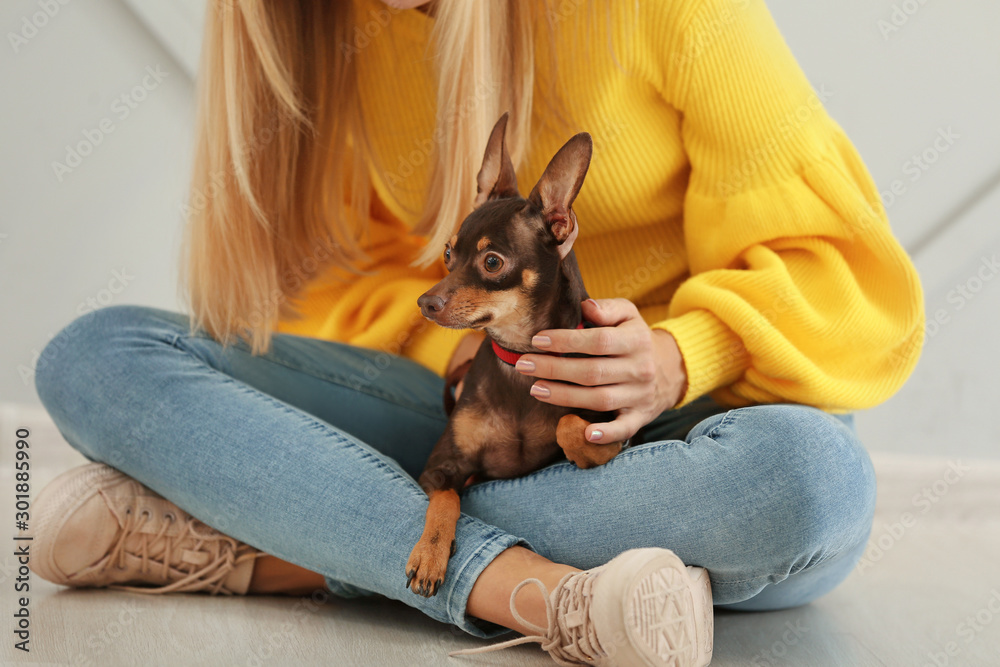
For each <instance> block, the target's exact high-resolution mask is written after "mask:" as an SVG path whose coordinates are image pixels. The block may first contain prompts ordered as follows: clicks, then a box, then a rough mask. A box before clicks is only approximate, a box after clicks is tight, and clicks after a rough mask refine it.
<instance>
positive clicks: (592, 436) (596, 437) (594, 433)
mask: <svg viewBox="0 0 1000 667" xmlns="http://www.w3.org/2000/svg"><path fill="white" fill-rule="evenodd" d="M603 437H604V432H603V431H598V430H597V429H596V428H595V429H594V430H593V431H592V432H591V434H590V440H591V441H595V440H600V439H601V438H603Z"/></svg>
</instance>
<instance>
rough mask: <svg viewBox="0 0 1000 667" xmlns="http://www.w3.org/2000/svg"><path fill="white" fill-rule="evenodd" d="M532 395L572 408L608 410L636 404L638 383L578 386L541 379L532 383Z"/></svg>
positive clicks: (541, 399) (547, 401)
mask: <svg viewBox="0 0 1000 667" xmlns="http://www.w3.org/2000/svg"><path fill="white" fill-rule="evenodd" d="M529 392H530V393H531V395H532V396H534V397H535V398H537V399H538V400H540V401H543V402H545V403H551V404H553V405H562V406H564V407H571V408H583V409H585V410H596V411H598V412H606V411H611V410H618V409H619V408H622V407H625V406H630V405H635V404H636V402H637V399H638V398H639V397H638V396H637V388H636V385H632V384H605V385H601V386H599V387H578V386H576V385H572V384H565V383H563V382H555V381H551V380H544V381H542V380H540V381H538V382H536V383H535V384H533V385H531V389H530V390H529Z"/></svg>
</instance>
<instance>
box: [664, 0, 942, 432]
mask: <svg viewBox="0 0 1000 667" xmlns="http://www.w3.org/2000/svg"><path fill="white" fill-rule="evenodd" d="M658 4H659V5H661V6H663V7H667V6H669V10H667V9H664V10H663V11H664V12H666V11H669V12H670V14H671V15H670V17H669V20H666V19H665V20H664V22H663V23H661V25H660V26H659V27H660V28H661V29H662V30H665V31H666V32H667V33H668V37H669V38H668V39H666V40H662V41H660V42H659V43H660V44H661V46H660V47H659V49H660V52H661V55H660V62H661V63H662V67H663V69H662V81H661V82H660V83H661V84H662V85H661V86H660V89H661V93H662V94H663V96H664V98H665V99H666V101H667V102H668V103H670V104H672V105H674V106H675V107H676V108H677V109H678V110H679V111H680V112H681V114H682V117H683V123H682V140H683V144H684V147H685V151H686V152H687V155H688V159H689V162H690V167H691V171H690V179H689V183H688V189H687V192H686V194H685V201H684V221H683V225H684V240H685V246H686V249H687V252H688V265H689V273H690V277H689V278H687V279H686V280H685V281H684V282H683V283H682V284H681V285H680V287H679V288H678V289H677V291H676V293H675V295H674V296H673V299H672V301H671V303H670V305H669V309H668V311H667V318H666V319H664V320H662V321H658V322H655V323H652V324H651V326H652V328H654V329H657V328H658V329H664V330H666V331H669V332H670V333H671V334H672V335H673V336H674V338H675V339H676V341H677V344H678V347H679V348H680V351H681V354H682V356H683V358H684V362H685V366H686V369H687V374H688V389H687V391H686V393H685V395H684V396H683V397H682V399H681V401H680V403H679V404H678V406H681V405H685V404H687V403H690V402H691V401H693V400H694V399H696V398H698V397H699V396H701V395H703V394H706V393H711V394H712V396H713V398H715V399H716V400H718V401H720V402H724V403H726V404H730V405H736V406H738V405H748V404H753V403H773V402H792V403H801V404H807V405H814V406H816V407H819V408H821V409H824V410H827V411H830V412H845V411H850V410H857V409H864V408H867V407H871V406H873V405H876V404H878V403H880V402H882V401H884V400H885V399H887V398H888V397H889V396H891V395H892V394H893V393H895V392H896V391H897V390H898V389H899V388H900V386H902V384H903V383H904V382H905V380H906V378H907V377H908V376H909V375H910V373H911V371H912V370H913V368H914V366H915V365H916V362H917V358H918V356H919V353H920V349H921V346H922V344H923V336H924V310H923V294H922V290H921V286H920V282H919V279H918V276H917V274H916V271H915V269H914V267H913V265H912V263H911V261H910V259H909V257H908V256H907V254H906V252H905V251H904V250H903V249H902V247H901V246H900V244H899V243H898V241H897V240H896V239H895V238H894V236H893V234H892V231H891V229H890V227H889V224H888V220H887V217H886V212H885V210H884V208H883V206H882V203H881V201H880V198H879V194H878V191H877V189H876V188H875V186H874V183H873V180H872V178H871V176H870V174H869V172H868V171H867V168H866V167H865V165H864V164H863V162H862V161H861V159H860V157H859V155H858V153H857V151H856V149H855V148H854V147H853V146H852V144H851V142H850V140H849V139H848V138H847V137H846V136H845V133H844V131H843V130H842V129H841V128H840V127H839V125H838V124H837V123H836V122H835V121H834V120H833V119H832V118H831V117H830V116H829V115H828V114H827V112H826V111H825V109H824V107H823V100H822V99H821V95H824V96H825V95H826V94H827V93H826V91H825V90H824V89H822V88H820V91H819V92H820V94H819V95H818V94H817V92H816V91H814V90H813V89H812V87H811V86H810V84H809V82H808V80H807V79H806V77H805V75H804V73H803V72H802V70H801V69H800V67H799V66H798V64H797V62H796V60H795V58H794V56H793V55H792V53H791V51H790V50H789V48H788V47H787V45H786V43H785V42H784V40H783V38H782V36H781V34H780V32H779V31H778V28H777V26H776V25H775V23H774V20H773V18H772V17H771V15H770V13H769V11H768V9H767V7H766V5H765V3H764V2H763V0H738V1H734V0H684V1H682V2H678V3H658ZM668 24H669V27H668ZM661 37H662V35H661ZM662 44H665V45H666V51H667V53H666V54H664V53H663V50H664V47H663V46H662Z"/></svg>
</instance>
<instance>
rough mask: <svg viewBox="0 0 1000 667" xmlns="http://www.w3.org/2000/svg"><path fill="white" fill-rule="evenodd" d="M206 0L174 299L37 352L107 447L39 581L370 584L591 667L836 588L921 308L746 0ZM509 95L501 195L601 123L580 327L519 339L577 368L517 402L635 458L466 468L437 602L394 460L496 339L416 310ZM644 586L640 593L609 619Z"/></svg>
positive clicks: (654, 657) (413, 488) (303, 587)
mask: <svg viewBox="0 0 1000 667" xmlns="http://www.w3.org/2000/svg"><path fill="white" fill-rule="evenodd" d="M209 4H210V7H209V12H208V25H207V32H206V41H205V44H204V51H203V63H202V69H201V73H200V91H199V94H200V115H199V129H198V137H197V159H196V165H195V171H194V180H193V187H192V195H191V203H190V208H189V211H188V214H189V215H188V218H189V220H188V227H187V231H188V234H187V237H186V246H185V247H186V251H187V252H186V255H185V261H186V274H185V275H186V278H187V289H188V292H187V296H188V298H189V300H190V305H191V311H192V317H191V318H190V320H189V318H188V316H186V315H182V314H179V313H173V312H167V311H163V310H158V309H152V308H145V307H136V306H117V307H112V308H105V309H102V310H99V311H96V312H94V313H90V314H87V315H84V316H82V317H80V318H78V319H77V320H75V321H74V322H72V323H71V324H70V325H68V326H67V327H66V328H65V329H64V330H63V331H61V332H60V333H59V334H58V335H57V336H56V337H55V338H54V339H53V340H52V341H51V342H50V343H49V344H48V345H47V347H46V349H45V350H44V352H43V354H42V357H41V361H40V362H39V367H38V372H37V376H36V385H37V388H38V392H39V396H40V397H41V400H42V401H43V403H44V404H45V406H46V408H47V409H48V411H49V412H50V413H51V415H52V417H53V419H54V420H55V422H56V424H57V425H58V426H59V428H60V430H61V431H62V433H63V434H64V436H65V437H66V439H67V440H68V441H69V442H70V443H71V444H72V445H73V446H74V447H76V448H77V449H79V450H80V451H81V452H82V453H83V454H84V455H85V456H87V457H88V458H89V459H91V460H93V461H94V462H95V463H94V464H91V465H90V466H86V467H83V468H80V469H77V470H76V471H70V472H68V473H66V474H65V475H64V476H62V477H61V478H59V479H58V480H56V481H55V482H53V483H52V484H51V485H50V486H49V487H47V488H46V490H45V492H44V493H43V495H42V496H41V497H40V498H39V499H38V500H37V502H36V507H35V510H36V512H37V513H39V514H44V515H45V521H44V522H43V524H42V525H41V526H39V527H38V529H37V530H38V533H37V536H36V545H38V548H39V549H40V551H41V552H42V553H43V554H44V556H43V557H38V558H36V559H34V560H33V561H32V563H33V565H34V567H36V568H37V569H36V571H38V572H39V574H41V575H42V576H45V577H46V578H49V579H51V580H52V581H56V582H58V583H62V584H66V585H78V586H107V585H116V584H117V585H120V584H124V583H128V584H130V585H132V586H134V587H136V590H144V591H161V592H162V591H175V590H176V591H180V590H185V591H193V590H208V591H211V592H223V593H247V592H250V593H278V592H285V593H293V594H304V593H308V592H310V591H315V590H317V589H323V588H324V587H325V588H326V589H329V590H330V591H332V592H333V593H334V594H336V595H339V596H343V597H352V596H359V595H370V594H374V593H380V594H382V595H386V596H389V597H393V598H396V599H399V600H402V601H403V602H405V603H407V604H409V605H411V606H413V607H416V608H417V609H420V610H421V611H423V612H424V613H426V614H428V615H429V616H431V617H433V618H435V619H438V620H441V621H444V622H449V623H453V624H455V625H457V626H459V627H461V628H462V629H464V630H465V631H467V632H469V633H471V634H474V635H477V636H481V637H493V636H496V635H499V634H501V633H503V632H505V631H506V630H507V629H513V630H516V631H520V632H523V633H526V634H532V635H537V636H536V637H535V639H536V640H537V641H540V642H542V643H543V646H544V648H546V650H548V651H549V652H550V653H551V655H552V657H553V658H554V659H556V660H557V661H560V662H563V663H566V662H568V661H575V662H577V663H593V664H608V663H609V661H613V662H614V664H675V663H676V664H705V663H706V662H707V660H709V659H710V656H711V605H712V602H713V601H714V604H715V605H716V606H719V607H725V608H730V609H743V610H762V609H779V608H785V607H790V606H795V605H801V604H805V603H807V602H809V601H811V600H813V599H815V598H816V597H818V596H820V595H822V594H824V593H826V592H827V591H829V590H831V589H832V588H833V587H834V586H836V585H837V584H838V583H839V582H840V581H841V580H843V579H844V578H845V577H846V576H847V574H848V573H849V572H850V571H851V569H852V567H853V566H854V564H855V562H856V561H857V559H858V558H859V556H860V554H861V553H862V550H863V549H864V547H865V543H866V541H867V537H868V534H869V531H870V528H871V521H872V515H873V511H874V498H875V484H874V476H873V474H872V469H871V464H870V461H869V459H868V456H867V454H866V452H865V449H864V447H863V445H862V444H861V443H860V442H859V441H858V439H857V436H856V433H855V431H854V426H853V421H852V417H851V414H850V413H851V411H854V410H858V409H864V408H867V407H871V406H873V405H876V404H878V403H879V402H881V401H883V400H885V399H886V398H888V397H889V396H891V395H892V394H893V393H894V392H895V391H896V390H898V389H899V387H900V386H901V385H902V384H903V382H904V381H905V380H906V378H907V377H908V376H909V374H910V372H911V370H912V369H913V367H914V365H915V363H916V361H917V357H918V355H919V350H920V347H921V344H922V340H923V310H922V294H921V289H920V285H919V281H918V279H917V276H916V274H915V271H914V269H913V266H912V264H911V262H910V261H909V259H908V258H907V256H906V254H905V253H904V251H903V250H902V249H901V248H900V246H899V244H898V243H897V241H896V240H895V239H894V238H893V235H892V233H891V230H890V228H889V226H888V223H887V220H886V217H885V211H884V209H883V207H882V206H881V203H880V201H879V198H878V193H877V191H876V189H875V187H874V185H873V183H872V179H871V177H870V175H869V174H868V171H867V170H866V168H865V166H864V165H863V163H862V161H861V160H860V158H859V157H858V155H857V152H856V151H855V149H854V148H853V147H852V145H851V144H850V142H849V140H848V139H847V138H846V136H845V135H844V133H843V131H842V130H841V128H840V127H839V126H838V125H837V124H836V123H835V121H833V120H832V119H831V118H830V117H829V116H828V115H827V114H826V112H825V111H824V109H823V106H822V100H821V99H820V98H819V97H818V96H817V95H816V93H815V92H814V91H813V90H812V89H811V87H810V86H809V84H808V82H807V80H806V78H805V76H804V75H803V73H802V72H801V70H800V69H799V67H798V65H797V64H796V62H795V60H794V58H793V57H792V55H791V54H790V52H789V50H788V48H787V47H786V45H785V43H784V41H783V40H782V38H781V36H780V34H779V32H778V30H777V28H776V27H775V25H774V22H773V20H772V19H771V17H770V15H769V14H768V11H767V8H766V6H765V5H764V3H763V1H762V0H741V1H740V2H731V1H730V0H662V1H659V2H645V3H638V4H637V5H633V4H632V3H611V2H604V1H598V0H592V1H590V2H588V1H586V0H578V1H575V2H573V1H569V0H566V1H563V2H558V3H557V2H555V1H554V0H552V1H551V2H549V3H547V6H546V5H545V4H544V3H535V2H531V1H529V0H522V1H519V2H510V3H507V2H483V3H470V2H465V1H464V0H438V1H436V2H432V3H426V4H423V3H421V2H420V1H419V0H409V1H406V2H403V1H402V0H398V1H397V2H395V3H392V4H394V5H395V6H388V5H385V4H381V3H380V2H378V1H377V0H353V1H352V2H329V1H327V0H311V1H310V0H302V1H301V2H299V3H265V2H264V1H263V0H237V1H234V0H227V1H222V0H210V3H209ZM507 110H509V111H511V116H510V125H509V126H508V147H509V150H510V152H511V155H512V159H513V161H514V164H515V166H516V171H517V177H518V180H519V181H520V182H521V183H533V182H535V181H536V180H537V178H538V176H539V175H540V173H541V171H542V170H543V168H544V167H545V164H546V162H547V160H548V159H549V158H550V157H551V156H552V155H553V154H554V153H555V150H556V149H557V148H558V147H559V146H561V145H562V143H563V142H564V141H565V140H566V139H567V138H569V137H570V136H571V135H572V134H574V133H575V132H577V131H582V130H585V131H588V132H590V133H591V134H592V135H593V137H594V141H595V153H594V159H593V163H592V165H591V168H590V171H589V173H588V176H587V181H586V184H585V186H584V188H583V190H582V192H581V194H580V196H579V197H578V199H577V201H576V203H575V205H574V206H575V210H576V213H577V216H578V219H579V220H580V225H581V231H580V235H579V238H578V239H577V241H576V244H575V246H574V249H575V252H576V256H577V260H578V262H579V265H580V267H581V271H582V273H583V276H584V279H585V280H586V283H587V286H588V289H589V291H590V293H591V294H593V295H595V296H596V297H598V298H597V299H596V301H594V302H587V303H585V304H584V308H585V311H584V312H585V316H586V317H588V318H589V319H591V320H592V321H594V322H595V323H596V324H597V325H599V326H598V327H597V328H594V329H588V330H586V331H584V332H568V331H559V330H556V331H547V332H540V334H541V335H544V336H547V337H548V338H549V340H550V345H549V349H550V350H551V351H556V352H558V351H560V350H561V349H565V346H566V345H567V336H569V335H581V336H583V338H581V339H578V340H576V342H577V343H579V344H580V347H578V348H577V349H576V351H582V352H588V353H591V354H593V355H596V356H595V357H594V358H591V359H584V360H580V359H559V358H554V357H546V356H542V355H526V356H525V357H524V358H523V359H525V360H527V361H532V362H535V368H534V370H532V369H531V368H530V366H529V367H524V366H523V365H522V367H521V372H524V373H526V374H529V375H534V376H536V377H538V381H537V382H536V383H535V384H534V387H533V389H532V395H534V396H535V398H536V399H537V400H541V401H547V402H551V403H555V404H559V405H568V406H576V407H589V408H594V407H599V408H600V409H612V410H618V417H617V418H616V419H615V420H614V421H612V422H610V423H607V424H595V425H593V427H592V428H591V429H590V430H589V431H588V437H590V439H591V440H592V441H594V442H599V443H603V442H613V441H616V440H621V439H624V438H628V437H630V436H634V437H633V438H632V442H633V446H632V447H631V448H629V449H627V450H625V451H623V452H622V453H621V454H619V455H618V456H617V457H616V458H614V459H613V460H612V461H610V462H609V463H608V464H606V465H604V466H602V467H599V468H595V469H591V470H579V469H577V468H575V467H574V466H573V465H572V464H570V463H568V462H563V463H557V464H555V465H552V466H549V467H547V468H545V469H543V470H541V471H538V472H536V473H534V474H531V475H528V476H526V477H524V478H521V479H517V480H496V481H487V482H483V483H479V484H475V485H472V486H470V487H468V488H467V489H466V490H465V492H464V493H463V494H462V511H463V513H462V516H461V518H460V520H459V524H458V533H457V544H456V552H455V554H454V555H453V556H452V558H451V560H450V561H449V567H448V574H447V578H446V581H445V583H444V584H443V586H442V587H441V589H440V590H439V591H438V592H437V594H436V595H435V596H432V597H423V596H420V595H415V594H414V593H413V592H411V591H410V590H407V589H406V587H405V575H404V564H405V562H406V559H407V556H408V555H409V552H410V549H411V548H412V546H413V544H414V543H415V542H416V540H417V538H418V537H419V535H420V531H421V528H422V525H423V518H424V510H425V508H426V502H427V499H426V496H425V495H424V494H423V493H422V491H421V490H420V487H419V486H417V484H416V482H415V481H414V478H415V477H416V476H417V475H418V474H419V472H420V470H421V468H422V466H423V463H424V461H425V459H426V457H427V454H428V452H429V451H430V449H431V448H432V447H433V445H434V443H435V441H436V440H437V437H438V436H439V435H440V433H441V432H442V430H443V428H444V425H445V423H446V416H445V414H444V412H443V409H442V407H441V400H440V397H441V391H442V389H443V386H444V384H443V382H444V381H443V379H442V377H443V376H445V375H447V374H449V373H452V372H453V371H455V370H456V369H458V368H460V367H461V366H462V364H463V362H464V361H466V360H467V359H469V358H470V357H471V356H472V353H473V351H474V350H475V348H476V346H477V345H478V343H479V340H480V339H479V338H478V337H477V335H475V334H466V333H464V332H454V331H450V330H446V329H443V328H440V327H436V326H433V325H431V324H430V323H428V322H426V321H424V320H422V319H421V318H420V315H419V311H418V309H417V308H416V299H417V297H418V296H419V295H420V294H421V293H423V292H424V291H426V289H427V288H428V287H430V286H431V285H433V284H434V283H435V282H437V281H438V280H439V279H440V278H441V277H442V276H443V275H444V267H443V262H442V260H441V253H442V250H443V248H444V242H445V241H446V240H447V239H448V238H449V237H450V236H451V234H452V233H453V230H454V228H455V227H456V226H457V224H458V223H459V222H460V221H461V219H462V218H463V216H464V215H466V214H467V213H468V211H469V210H471V206H472V200H473V197H474V195H475V175H476V172H477V170H478V168H479V163H480V161H481V159H482V154H483V147H484V146H485V141H486V137H487V135H488V133H489V130H490V128H491V127H492V125H493V123H494V122H495V121H496V119H497V118H498V117H499V116H500V115H501V114H502V113H503V111H507ZM581 341H582V342H581ZM109 466H110V467H109ZM119 471H120V472H119ZM55 517H58V518H55ZM195 517H196V518H195ZM151 561H152V562H151ZM637 573H638V574H637ZM706 575H707V576H708V577H709V578H710V580H711V592H710V595H709V594H708V591H707V582H706V579H705V576H706ZM527 583H533V585H528V586H525V585H524V584H527ZM644 586H645V587H646V588H643V587H644ZM643 591H646V593H649V595H651V596H653V598H654V599H655V600H656V601H657V602H659V604H657V605H652V606H645V607H642V609H645V610H646V611H645V612H644V613H640V614H636V613H633V611H634V610H633V611H630V609H623V608H622V606H621V603H620V602H618V603H617V604H618V606H615V604H612V603H611V602H609V600H610V599H611V598H615V599H617V600H619V601H620V600H621V599H626V600H629V601H630V602H629V604H630V605H631V604H638V603H639V602H641V601H642V600H644V599H645V598H643V597H642V596H643V595H645V593H643ZM622 596H624V598H623V597H622ZM509 603H513V606H514V607H515V608H516V610H517V612H518V613H517V614H515V613H514V610H513V609H512V608H511V606H509ZM668 603H669V604H668ZM626 606H627V605H626ZM659 634H662V635H664V636H666V637H667V638H668V639H667V643H659V644H658V643H656V642H655V641H651V640H648V639H645V637H649V636H651V635H659ZM676 642H680V643H679V644H678V643H676ZM671 647H673V648H671ZM609 656H611V657H609ZM670 660H673V661H674V662H668V661H670Z"/></svg>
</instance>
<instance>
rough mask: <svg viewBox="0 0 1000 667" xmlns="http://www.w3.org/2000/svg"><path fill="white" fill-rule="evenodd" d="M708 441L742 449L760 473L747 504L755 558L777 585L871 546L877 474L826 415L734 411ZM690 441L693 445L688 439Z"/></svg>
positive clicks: (793, 408) (851, 435)
mask: <svg viewBox="0 0 1000 667" xmlns="http://www.w3.org/2000/svg"><path fill="white" fill-rule="evenodd" d="M711 422H712V423H711V424H710V425H709V428H708V430H704V429H703V431H702V433H701V434H693V435H696V436H697V435H704V436H705V437H710V438H712V439H714V440H716V441H718V442H720V444H724V445H726V446H729V447H734V448H739V449H740V450H741V453H740V455H739V456H738V458H739V457H742V456H745V457H751V460H746V462H745V464H744V465H745V466H746V467H745V469H746V470H756V471H758V472H757V473H756V474H755V476H754V477H755V479H754V480H753V487H749V485H748V488H750V489H751V490H750V495H749V496H748V498H747V499H748V501H749V502H751V503H752V504H753V505H754V507H753V508H751V512H752V511H753V509H757V510H758V511H760V512H766V513H768V514H769V515H770V517H767V518H763V520H761V521H760V522H754V523H755V524H756V526H757V528H758V530H756V531H755V533H756V534H755V535H752V536H747V537H746V539H747V540H748V542H747V545H746V546H747V548H748V549H749V550H750V551H751V553H750V554H748V555H749V556H750V557H751V560H752V561H753V562H755V563H756V566H755V568H754V569H758V570H759V574H760V575H762V576H763V575H768V577H769V579H770V580H771V581H772V583H773V582H775V581H780V580H781V579H782V578H784V577H785V576H787V575H789V574H794V573H795V572H797V571H800V570H802V569H805V568H809V567H812V566H815V565H817V564H819V563H821V562H824V561H826V560H827V559H829V558H833V557H836V556H838V555H840V554H842V553H844V552H847V551H849V550H851V549H854V548H856V547H857V546H858V545H859V544H862V543H864V542H865V541H866V540H867V538H868V534H869V532H870V530H871V525H872V518H873V516H874V511H875V474H874V471H873V469H872V465H871V460H870V459H869V457H868V454H867V452H866V451H865V448H864V446H863V445H862V444H861V442H860V441H859V439H858V437H857V435H856V433H855V432H854V431H853V429H852V428H851V427H850V426H848V425H847V424H845V423H844V422H843V421H841V420H840V419H838V418H836V417H834V416H833V415H830V414H827V413H825V412H823V411H822V410H819V409H816V408H812V407H808V406H801V405H790V404H778V405H758V406H751V407H746V408H739V409H736V410H731V411H729V412H728V413H726V414H725V415H720V416H718V418H717V419H716V418H713V419H712V420H711ZM689 439H690V438H689Z"/></svg>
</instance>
